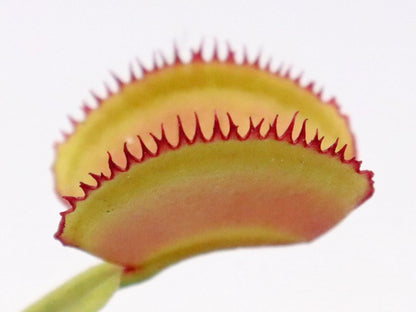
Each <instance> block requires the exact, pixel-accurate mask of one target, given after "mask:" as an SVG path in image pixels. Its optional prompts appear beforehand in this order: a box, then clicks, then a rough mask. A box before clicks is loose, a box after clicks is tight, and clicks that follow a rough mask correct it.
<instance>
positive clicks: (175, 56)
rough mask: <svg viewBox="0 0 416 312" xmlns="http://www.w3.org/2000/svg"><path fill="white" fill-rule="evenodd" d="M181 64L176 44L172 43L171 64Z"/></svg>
mask: <svg viewBox="0 0 416 312" xmlns="http://www.w3.org/2000/svg"><path fill="white" fill-rule="evenodd" d="M182 63H183V62H182V59H181V57H180V54H179V49H178V46H177V45H176V43H174V44H173V64H174V65H181V64H182Z"/></svg>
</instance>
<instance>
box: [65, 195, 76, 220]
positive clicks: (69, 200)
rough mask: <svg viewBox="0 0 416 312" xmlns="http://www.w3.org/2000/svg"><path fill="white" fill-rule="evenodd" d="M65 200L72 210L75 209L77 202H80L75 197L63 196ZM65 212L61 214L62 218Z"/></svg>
mask: <svg viewBox="0 0 416 312" xmlns="http://www.w3.org/2000/svg"><path fill="white" fill-rule="evenodd" d="M62 198H63V199H64V200H66V201H67V203H68V204H69V205H70V206H71V208H75V206H76V203H77V201H78V200H79V199H78V198H77V197H74V196H62ZM64 213H65V212H61V216H63V214H64Z"/></svg>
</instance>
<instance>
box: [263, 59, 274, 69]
mask: <svg viewBox="0 0 416 312" xmlns="http://www.w3.org/2000/svg"><path fill="white" fill-rule="evenodd" d="M271 65H272V59H271V58H269V59H268V60H267V62H266V64H265V65H264V70H265V71H267V72H270V66H271Z"/></svg>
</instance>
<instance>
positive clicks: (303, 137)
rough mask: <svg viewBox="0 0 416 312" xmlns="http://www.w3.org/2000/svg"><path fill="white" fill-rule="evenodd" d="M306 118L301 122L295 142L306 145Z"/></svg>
mask: <svg viewBox="0 0 416 312" xmlns="http://www.w3.org/2000/svg"><path fill="white" fill-rule="evenodd" d="M307 121H308V119H305V120H304V121H303V123H302V128H301V129H300V133H299V135H298V137H297V139H296V143H299V142H302V143H303V145H304V146H306V145H307V143H306V123H307Z"/></svg>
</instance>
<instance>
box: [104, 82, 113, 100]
mask: <svg viewBox="0 0 416 312" xmlns="http://www.w3.org/2000/svg"><path fill="white" fill-rule="evenodd" d="M104 88H105V91H106V92H107V98H109V97H110V96H112V95H114V92H113V90H111V88H110V87H109V86H108V84H107V83H105V82H104Z"/></svg>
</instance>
